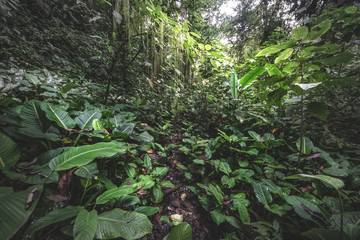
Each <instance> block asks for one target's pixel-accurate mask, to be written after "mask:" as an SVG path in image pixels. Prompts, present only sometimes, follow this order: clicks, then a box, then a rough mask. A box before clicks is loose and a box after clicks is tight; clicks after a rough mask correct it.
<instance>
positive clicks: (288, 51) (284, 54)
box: [274, 48, 294, 64]
mask: <svg viewBox="0 0 360 240" xmlns="http://www.w3.org/2000/svg"><path fill="white" fill-rule="evenodd" d="M293 52H294V49H293V48H287V49H285V50H284V51H283V52H281V53H280V54H279V56H278V57H277V58H275V62H274V63H275V64H276V63H278V62H281V61H283V60H286V59H288V58H289V57H290V56H291V55H292V53H293Z"/></svg>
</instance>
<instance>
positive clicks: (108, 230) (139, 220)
mask: <svg viewBox="0 0 360 240" xmlns="http://www.w3.org/2000/svg"><path fill="white" fill-rule="evenodd" d="M151 232H152V224H151V222H150V221H149V219H148V218H147V217H146V216H145V215H144V214H142V213H137V212H127V211H124V210H121V209H118V208H115V209H114V210H112V211H109V212H104V213H102V214H100V215H99V217H98V224H97V229H96V234H95V237H96V238H97V239H114V238H120V237H122V238H125V239H127V240H130V239H139V238H141V237H143V236H144V235H146V234H148V233H151Z"/></svg>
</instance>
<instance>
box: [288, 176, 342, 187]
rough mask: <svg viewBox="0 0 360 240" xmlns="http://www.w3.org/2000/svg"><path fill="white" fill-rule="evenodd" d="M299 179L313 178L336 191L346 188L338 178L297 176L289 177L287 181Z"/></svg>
mask: <svg viewBox="0 0 360 240" xmlns="http://www.w3.org/2000/svg"><path fill="white" fill-rule="evenodd" d="M299 178H312V179H317V180H320V181H322V182H324V183H327V184H329V185H330V186H332V187H334V188H335V189H340V188H342V187H344V182H343V181H342V180H340V179H338V178H334V177H330V176H327V175H321V174H319V175H309V174H296V175H292V176H289V177H286V179H299Z"/></svg>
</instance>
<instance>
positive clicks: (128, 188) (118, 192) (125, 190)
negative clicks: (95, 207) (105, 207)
mask: <svg viewBox="0 0 360 240" xmlns="http://www.w3.org/2000/svg"><path fill="white" fill-rule="evenodd" d="M137 187H138V185H135V184H134V185H123V186H121V187H118V188H113V189H110V190H107V191H106V192H104V193H103V194H101V195H100V196H99V197H98V198H97V199H96V204H105V203H107V202H108V201H110V200H111V199H114V198H119V197H120V196H123V195H127V194H130V193H133V192H135V191H136V190H137Z"/></svg>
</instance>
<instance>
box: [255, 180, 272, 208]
mask: <svg viewBox="0 0 360 240" xmlns="http://www.w3.org/2000/svg"><path fill="white" fill-rule="evenodd" d="M252 186H253V189H254V193H255V196H256V198H257V199H258V200H259V202H261V203H262V204H265V205H268V204H270V203H271V202H272V196H271V193H270V191H269V187H268V186H266V185H264V184H262V183H255V182H254V183H252Z"/></svg>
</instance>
